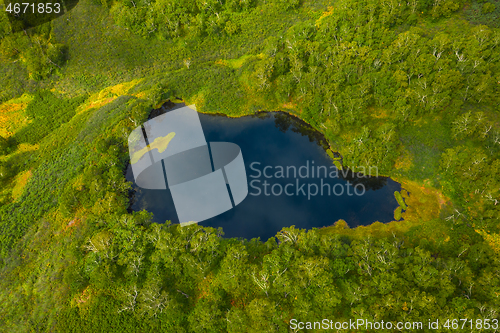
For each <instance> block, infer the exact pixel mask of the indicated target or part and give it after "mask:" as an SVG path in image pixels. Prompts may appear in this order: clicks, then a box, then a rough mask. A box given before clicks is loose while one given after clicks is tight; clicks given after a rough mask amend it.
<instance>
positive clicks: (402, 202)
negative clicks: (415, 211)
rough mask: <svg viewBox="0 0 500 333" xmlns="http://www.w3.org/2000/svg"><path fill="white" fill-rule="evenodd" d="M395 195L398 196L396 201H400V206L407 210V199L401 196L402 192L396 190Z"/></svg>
mask: <svg viewBox="0 0 500 333" xmlns="http://www.w3.org/2000/svg"><path fill="white" fill-rule="evenodd" d="M394 197H395V198H396V201H397V202H398V204H399V206H400V207H401V208H402V209H403V210H406V208H407V207H406V204H405V201H404V199H403V197H402V196H401V193H399V192H398V191H395V192H394Z"/></svg>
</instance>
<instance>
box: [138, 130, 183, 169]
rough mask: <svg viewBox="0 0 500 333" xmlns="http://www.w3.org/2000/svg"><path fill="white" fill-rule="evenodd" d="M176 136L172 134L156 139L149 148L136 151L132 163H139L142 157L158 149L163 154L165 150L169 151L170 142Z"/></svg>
mask: <svg viewBox="0 0 500 333" xmlns="http://www.w3.org/2000/svg"><path fill="white" fill-rule="evenodd" d="M174 136H175V132H170V133H168V134H167V135H166V136H161V137H159V138H156V139H155V140H154V141H153V143H151V144H150V145H149V146H148V147H144V148H142V149H141V150H138V151H136V152H135V153H134V154H133V156H132V158H131V159H130V163H131V164H134V163H137V162H138V161H139V160H140V159H141V158H142V156H144V154H146V153H147V152H148V151H151V150H153V149H158V152H159V153H163V152H164V151H165V149H167V147H168V144H169V143H170V140H172V139H173V137H174Z"/></svg>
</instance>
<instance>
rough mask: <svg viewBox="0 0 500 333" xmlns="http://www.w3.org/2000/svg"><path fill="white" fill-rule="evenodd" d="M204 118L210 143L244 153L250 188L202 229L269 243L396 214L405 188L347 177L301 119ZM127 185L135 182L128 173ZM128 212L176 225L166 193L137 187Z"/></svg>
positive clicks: (321, 139) (276, 116) (384, 219)
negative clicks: (287, 231) (293, 231)
mask: <svg viewBox="0 0 500 333" xmlns="http://www.w3.org/2000/svg"><path fill="white" fill-rule="evenodd" d="M176 108H177V107H176ZM156 111H157V110H156ZM156 114H158V112H156ZM153 115H154V114H153ZM199 117H200V121H201V125H202V127H203V131H204V134H205V137H206V141H207V142H211V141H212V142H217V141H221V142H232V143H235V144H237V145H239V147H240V148H241V152H242V154H243V160H244V163H245V168H246V173H247V178H248V183H249V187H248V191H249V194H248V196H247V197H246V198H245V199H244V200H243V201H242V202H241V203H240V204H239V205H237V206H236V207H234V208H233V209H231V210H229V211H226V212H225V213H223V214H221V215H218V216H215V217H213V218H211V219H208V220H205V221H202V222H200V224H201V225H204V226H210V227H214V228H217V227H222V228H223V230H224V233H225V236H226V237H243V238H247V239H251V238H256V237H260V239H261V240H264V241H265V240H267V239H268V238H270V237H273V236H275V235H276V233H277V232H278V231H279V230H281V229H282V228H283V227H288V226H291V225H295V227H296V228H305V229H311V228H320V227H324V226H329V225H332V224H333V223H335V222H336V221H337V220H339V219H343V220H345V221H346V222H347V223H348V225H349V226H350V227H351V228H353V227H356V226H359V225H369V224H371V223H373V222H375V221H379V222H390V221H392V220H393V212H394V210H395V209H396V208H397V206H398V203H397V201H396V199H395V198H394V191H400V190H401V185H400V184H399V183H397V182H395V181H393V180H391V179H390V178H386V177H376V175H377V174H376V171H374V170H372V172H370V174H371V175H372V177H368V176H363V177H358V174H354V176H353V174H352V171H348V175H346V174H345V172H347V170H346V169H344V174H343V173H342V171H340V170H337V169H336V168H335V166H334V165H333V163H332V159H331V158H330V157H329V156H328V155H327V153H326V152H325V147H326V141H325V139H324V137H323V136H322V135H321V134H320V133H318V132H317V131H315V130H314V129H312V128H311V127H310V126H309V125H307V124H306V123H304V122H302V121H301V120H299V119H297V118H296V117H293V116H290V115H288V114H286V113H282V112H262V113H258V114H256V115H254V116H245V117H241V118H228V117H226V116H223V115H208V114H201V113H200V114H199ZM266 167H267V168H266ZM264 168H266V169H265V170H264ZM367 173H368V172H367ZM306 176H307V177H306ZM126 177H127V180H128V181H131V182H133V175H132V171H131V168H130V166H129V168H128V169H127V173H126ZM266 184H267V185H266ZM287 185H288V187H287ZM321 189H323V190H324V191H323V193H321ZM315 190H316V192H317V194H315V195H313V194H314V192H315ZM285 191H286V193H285ZM259 192H260V193H259ZM321 194H323V195H321ZM131 209H132V210H134V211H139V210H143V209H145V210H147V211H150V212H152V213H153V214H154V218H153V220H154V221H155V222H160V223H163V222H165V221H167V220H170V221H172V223H178V222H179V221H178V218H177V214H176V211H175V208H174V204H173V199H172V196H171V194H170V192H169V190H145V189H143V188H139V187H138V186H136V185H135V184H134V185H133V196H132V202H131Z"/></svg>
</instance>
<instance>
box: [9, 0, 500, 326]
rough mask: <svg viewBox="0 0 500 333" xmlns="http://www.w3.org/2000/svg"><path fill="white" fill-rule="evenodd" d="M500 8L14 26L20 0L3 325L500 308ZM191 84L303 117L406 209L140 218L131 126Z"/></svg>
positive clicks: (354, 3) (114, 13)
mask: <svg viewBox="0 0 500 333" xmlns="http://www.w3.org/2000/svg"><path fill="white" fill-rule="evenodd" d="M488 3H489V4H491V5H493V6H490V5H487V4H488ZM499 10H500V4H499V3H498V1H496V0H495V1H493V0H492V1H488V2H487V3H485V2H481V1H475V0H472V1H469V2H465V1H462V0H443V1H410V2H401V3H395V2H390V1H389V2H387V1H385V2H384V1H376V0H339V1H336V2H328V1H319V2H312V1H304V2H299V1H278V0H272V1H229V0H228V1H223V0H221V1H206V2H199V1H160V0H156V1H149V2H147V1H139V0H137V1H136V0H134V1H96V0H92V1H91V0H81V1H80V2H79V4H78V6H76V7H75V8H74V9H73V10H71V11H70V12H69V13H68V14H66V15H64V16H62V17H60V18H58V19H56V20H54V21H52V22H48V23H45V24H43V25H41V26H38V27H36V28H32V29H29V30H26V31H20V32H16V33H12V31H11V29H10V26H9V22H8V20H7V19H6V17H5V15H3V12H2V13H1V14H0V63H1V65H0V86H1V87H2V89H1V91H0V103H1V104H0V185H1V186H0V204H1V207H0V272H1V273H0V290H1V291H0V318H2V320H0V331H2V332H4V331H5V332H32V331H41V332H96V331H105V332H153V331H167V332H223V331H228V332H264V331H276V332H287V331H288V328H287V325H288V323H289V322H290V320H291V319H292V318H295V319H298V320H301V321H308V320H309V321H315V320H318V319H320V318H332V319H333V318H335V319H336V320H338V321H342V320H349V319H354V320H355V319H357V318H363V319H369V318H377V320H384V321H388V320H390V321H423V322H427V320H428V319H430V318H432V319H433V320H435V319H439V320H440V321H443V320H445V318H475V319H478V318H479V319H483V320H484V319H491V318H496V314H498V313H499V312H500V308H499V305H498V295H499V294H500V289H499V286H500V280H499V279H500V275H499V271H500V236H499V231H500V230H499V228H500V222H499V221H500V205H499V204H498V203H499V200H500V199H499V197H500V193H499V192H500V190H499V189H500V179H499V177H498V174H499V172H500V127H499V107H500V30H499V27H498V22H500V20H498V13H499ZM176 97H179V98H182V99H183V100H184V101H186V102H187V103H188V104H196V106H197V109H198V110H200V111H201V112H207V113H216V112H217V113H224V114H227V115H229V116H242V115H248V114H255V112H257V111H259V110H283V111H286V112H289V113H291V114H293V115H295V116H298V117H300V118H301V119H303V120H304V121H306V122H308V123H310V124H311V125H312V126H313V127H314V128H316V129H317V130H318V131H320V132H321V133H322V134H324V135H325V137H326V138H327V140H328V144H329V146H330V147H329V148H330V149H331V150H327V153H328V154H329V155H330V157H332V159H333V160H334V163H336V165H337V164H339V167H341V165H340V163H341V162H340V161H342V164H343V165H345V166H353V167H356V168H361V167H365V168H366V169H367V170H368V167H369V166H376V167H377V168H378V170H379V172H380V174H381V175H384V176H390V177H392V178H393V179H395V180H397V181H398V182H400V183H401V184H402V187H403V190H402V191H401V192H400V193H399V192H396V193H395V197H396V199H397V201H398V203H399V204H400V207H398V208H397V209H396V211H395V212H394V218H395V221H394V222H391V223H388V224H381V223H374V224H373V225H371V226H367V227H358V228H355V229H350V228H348V227H347V224H346V223H345V221H338V222H337V221H332V226H331V227H328V228H323V229H319V230H317V229H314V230H309V231H305V230H298V229H295V228H294V227H289V228H284V229H283V230H281V231H280V232H279V233H278V234H277V235H276V237H274V238H271V239H269V240H268V241H266V242H262V241H260V240H258V239H253V240H242V239H227V238H223V237H222V236H223V231H222V230H220V229H219V230H216V229H213V228H209V227H203V226H200V225H197V224H193V225H189V226H185V227H182V228H181V227H180V226H176V225H170V224H169V223H166V224H164V225H158V224H154V223H151V222H150V220H151V216H150V215H149V213H147V212H145V211H142V212H130V211H128V208H129V202H130V200H129V189H130V184H129V183H127V182H126V181H125V177H124V171H125V168H126V166H127V164H128V163H129V156H128V147H127V138H128V135H129V133H130V132H131V131H132V130H133V129H134V128H136V127H137V126H139V125H140V124H142V123H143V122H144V121H145V120H146V119H147V118H148V115H149V114H150V111H151V110H152V108H153V107H155V106H157V105H158V104H160V103H161V102H163V101H165V100H167V99H171V100H173V99H174V98H176ZM164 147H165V146H161V147H158V149H161V148H164ZM334 151H335V152H336V154H334V153H333V152H334ZM408 193H409V194H408ZM403 210H405V211H404V212H403ZM401 218H402V220H400V219H401ZM399 220H400V221H399ZM396 221H397V222H396ZM335 222H337V223H335Z"/></svg>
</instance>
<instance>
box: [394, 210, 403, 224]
mask: <svg viewBox="0 0 500 333" xmlns="http://www.w3.org/2000/svg"><path fill="white" fill-rule="evenodd" d="M401 210H402V208H401V206H399V207H398V208H396V209H395V210H394V220H395V221H399V220H401V217H402V216H401Z"/></svg>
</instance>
